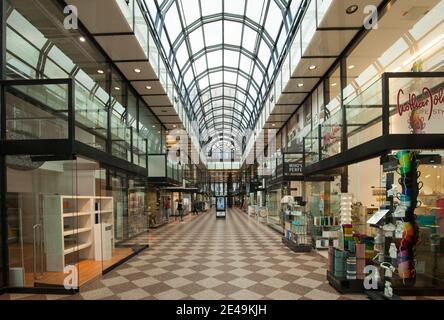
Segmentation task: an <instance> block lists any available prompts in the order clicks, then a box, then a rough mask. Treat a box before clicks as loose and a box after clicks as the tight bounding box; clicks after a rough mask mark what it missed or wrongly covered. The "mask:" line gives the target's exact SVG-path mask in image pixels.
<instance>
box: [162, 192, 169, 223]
mask: <svg viewBox="0 0 444 320" xmlns="http://www.w3.org/2000/svg"><path fill="white" fill-rule="evenodd" d="M163 207H164V209H165V212H166V218H167V221H170V215H171V198H170V197H168V198H167V199H166V200H165V202H164V204H163Z"/></svg>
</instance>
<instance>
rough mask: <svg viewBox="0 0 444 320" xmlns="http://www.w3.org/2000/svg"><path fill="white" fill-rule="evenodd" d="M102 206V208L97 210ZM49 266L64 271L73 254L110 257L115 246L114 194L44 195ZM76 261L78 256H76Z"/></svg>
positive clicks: (104, 258)
mask: <svg viewBox="0 0 444 320" xmlns="http://www.w3.org/2000/svg"><path fill="white" fill-rule="evenodd" d="M96 209H99V210H96ZM43 223H44V225H46V226H49V225H51V226H52V228H45V229H44V230H45V232H44V241H45V248H46V267H47V270H48V271H54V272H63V271H64V268H65V266H66V265H67V264H68V263H67V261H72V260H73V259H71V258H72V257H70V255H73V254H75V255H76V257H78V258H79V259H90V260H94V259H95V260H99V261H101V260H108V259H111V257H112V249H113V248H114V216H113V198H112V197H87V196H61V195H54V196H45V197H44V198H43ZM74 260H76V259H74Z"/></svg>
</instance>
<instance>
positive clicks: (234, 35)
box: [224, 21, 242, 47]
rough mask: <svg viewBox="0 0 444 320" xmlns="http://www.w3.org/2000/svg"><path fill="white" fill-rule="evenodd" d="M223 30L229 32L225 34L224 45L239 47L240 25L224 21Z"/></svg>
mask: <svg viewBox="0 0 444 320" xmlns="http://www.w3.org/2000/svg"><path fill="white" fill-rule="evenodd" d="M225 29H226V30H230V32H229V33H228V32H225V33H224V37H225V43H227V44H231V45H233V46H237V47H239V46H240V45H241V38H242V23H240V22H232V21H225Z"/></svg>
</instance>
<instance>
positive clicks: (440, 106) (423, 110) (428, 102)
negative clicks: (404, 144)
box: [392, 87, 444, 134]
mask: <svg viewBox="0 0 444 320" xmlns="http://www.w3.org/2000/svg"><path fill="white" fill-rule="evenodd" d="M432 90H433V91H432ZM405 99H408V100H407V101H405ZM403 101H405V102H403ZM397 115H398V116H399V119H403V120H401V122H399V121H394V122H393V123H392V133H406V132H409V133H413V134H421V133H429V134H430V133H442V132H443V131H442V130H443V128H442V120H443V118H442V117H444V87H439V88H438V89H430V88H429V87H424V88H423V89H422V92H421V93H420V94H416V93H409V94H408V95H407V93H406V92H405V91H404V90H403V89H400V90H399V91H398V93H397Z"/></svg>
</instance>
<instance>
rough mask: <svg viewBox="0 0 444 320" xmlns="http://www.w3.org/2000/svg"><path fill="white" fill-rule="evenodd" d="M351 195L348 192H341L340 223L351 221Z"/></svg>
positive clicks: (349, 222)
mask: <svg viewBox="0 0 444 320" xmlns="http://www.w3.org/2000/svg"><path fill="white" fill-rule="evenodd" d="M352 201H353V195H351V194H349V193H342V194H341V224H342V225H344V224H351V223H352V204H353V202H352Z"/></svg>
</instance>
